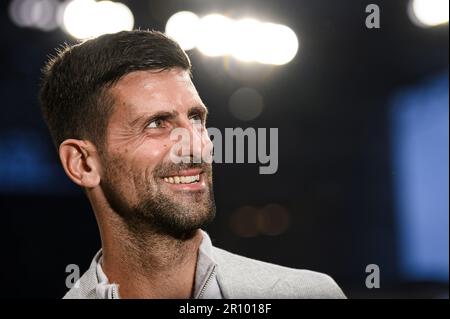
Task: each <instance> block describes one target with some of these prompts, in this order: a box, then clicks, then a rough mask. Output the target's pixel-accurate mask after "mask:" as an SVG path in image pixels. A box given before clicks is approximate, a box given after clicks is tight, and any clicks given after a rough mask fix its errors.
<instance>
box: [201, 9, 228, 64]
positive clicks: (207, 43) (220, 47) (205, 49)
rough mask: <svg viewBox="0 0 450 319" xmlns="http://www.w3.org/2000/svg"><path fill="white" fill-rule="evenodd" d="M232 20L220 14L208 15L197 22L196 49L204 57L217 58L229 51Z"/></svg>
mask: <svg viewBox="0 0 450 319" xmlns="http://www.w3.org/2000/svg"><path fill="white" fill-rule="evenodd" d="M231 30H232V20H230V19H228V18H227V17H224V16H223V15H220V14H210V15H207V16H205V17H203V18H202V19H200V22H199V38H198V44H197V48H198V49H199V50H200V51H201V52H202V53H203V54H205V55H208V56H219V55H225V54H228V53H229V52H230V50H231V47H230V43H231V35H232V33H231V32H230V31H231Z"/></svg>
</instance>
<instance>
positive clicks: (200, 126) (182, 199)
mask: <svg viewBox="0 0 450 319" xmlns="http://www.w3.org/2000/svg"><path fill="white" fill-rule="evenodd" d="M110 93H111V94H112V96H113V98H114V110H113V113H112V115H111V117H110V120H109V123H108V128H107V134H106V147H105V152H103V154H102V156H101V158H102V178H101V187H102V189H103V191H104V193H105V196H106V199H107V201H108V203H109V204H110V206H111V208H113V210H114V211H116V212H117V213H118V214H119V215H120V216H121V217H123V219H124V220H125V221H126V222H127V224H128V225H129V226H130V227H134V229H135V230H137V231H139V230H140V229H142V227H147V228H148V227H150V229H151V230H152V231H156V232H159V233H162V234H169V235H171V236H174V237H177V238H184V237H187V236H189V235H191V234H192V233H193V232H194V230H196V229H197V228H200V227H203V226H205V225H206V224H207V223H209V222H210V221H211V220H212V219H213V218H214V214H215V205H214V196H213V191H212V170H211V164H207V163H205V162H203V161H202V162H201V163H193V160H191V162H190V163H180V164H175V163H174V162H173V161H172V160H171V159H172V158H173V157H172V156H171V152H174V149H173V148H172V147H173V146H174V145H175V144H176V143H177V142H178V141H176V140H174V139H173V138H171V137H170V134H171V131H172V130H173V129H175V128H182V129H184V130H185V132H187V133H189V136H190V138H191V141H193V140H194V139H196V140H197V141H201V142H200V143H191V144H190V150H189V152H184V153H183V154H177V155H178V156H185V157H191V159H192V158H193V157H194V154H199V153H200V154H201V151H199V150H198V149H197V150H196V149H195V148H202V149H204V148H205V147H211V140H210V139H209V136H208V133H207V130H206V128H205V120H206V113H207V110H206V107H205V106H204V104H203V102H202V101H201V99H200V97H199V95H198V93H197V91H196V89H195V87H194V85H193V83H192V82H191V79H190V77H189V74H188V73H187V72H186V71H184V70H181V69H178V68H175V69H170V70H166V71H162V72H155V71H136V72H132V73H129V74H128V75H126V76H124V77H123V78H122V79H120V80H119V81H118V82H117V84H115V85H114V86H113V87H112V88H111V89H110ZM197 160H198V158H197Z"/></svg>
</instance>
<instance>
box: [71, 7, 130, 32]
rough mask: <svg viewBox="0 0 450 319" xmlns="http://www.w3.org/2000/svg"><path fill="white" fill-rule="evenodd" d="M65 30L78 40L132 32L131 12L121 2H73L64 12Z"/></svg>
mask: <svg viewBox="0 0 450 319" xmlns="http://www.w3.org/2000/svg"><path fill="white" fill-rule="evenodd" d="M63 23H64V30H66V31H67V32H68V33H69V34H70V35H72V36H73V37H75V38H77V39H87V38H92V37H98V36H100V35H102V34H107V33H115V32H119V31H124V30H132V29H133V26H134V17H133V13H132V12H131V10H130V9H129V8H128V7H127V6H126V5H124V4H123V3H119V2H112V1H100V2H95V1H93V0H73V1H71V2H69V3H68V4H67V5H66V6H65V9H64V12H63Z"/></svg>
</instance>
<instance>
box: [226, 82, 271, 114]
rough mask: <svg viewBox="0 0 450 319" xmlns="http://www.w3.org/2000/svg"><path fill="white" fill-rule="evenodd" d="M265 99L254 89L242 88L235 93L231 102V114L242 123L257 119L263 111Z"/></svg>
mask: <svg viewBox="0 0 450 319" xmlns="http://www.w3.org/2000/svg"><path fill="white" fill-rule="evenodd" d="M263 105H264V102H263V97H262V96H261V94H259V92H258V91H256V90H255V89H252V88H240V89H238V90H237V91H236V92H234V93H233V94H232V95H231V97H230V101H229V106H230V111H231V113H232V114H233V115H234V116H235V117H236V118H237V119H239V120H241V121H251V120H254V119H255V118H257V117H258V116H259V115H260V114H261V112H262V110H263Z"/></svg>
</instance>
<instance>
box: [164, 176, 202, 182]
mask: <svg viewBox="0 0 450 319" xmlns="http://www.w3.org/2000/svg"><path fill="white" fill-rule="evenodd" d="M164 181H165V182H166V183H169V184H192V183H197V182H199V181H200V174H199V175H191V176H181V175H176V176H170V177H164Z"/></svg>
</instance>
